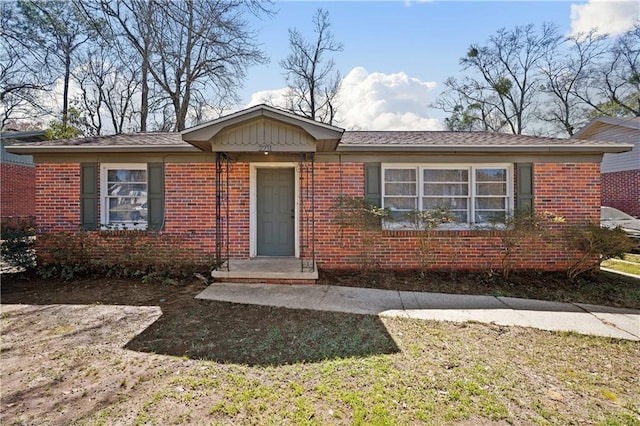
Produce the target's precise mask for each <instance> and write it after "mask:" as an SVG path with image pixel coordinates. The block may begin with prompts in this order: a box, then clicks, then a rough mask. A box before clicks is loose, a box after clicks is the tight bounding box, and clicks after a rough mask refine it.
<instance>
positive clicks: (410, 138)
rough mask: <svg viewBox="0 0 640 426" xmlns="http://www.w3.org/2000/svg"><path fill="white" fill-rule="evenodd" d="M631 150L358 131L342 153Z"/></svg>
mask: <svg viewBox="0 0 640 426" xmlns="http://www.w3.org/2000/svg"><path fill="white" fill-rule="evenodd" d="M628 149H630V146H627V145H624V144H620V143H616V142H610V141H584V140H576V139H558V138H547V137H538V136H525V135H513V134H507V133H495V132H444V131H354V132H349V131H347V132H345V133H344V135H343V136H342V139H341V140H340V144H339V146H338V150H339V151H367V150H368V151H375V150H382V151H393V150H401V151H405V152H406V151H411V150H415V151H441V152H442V151H493V152H496V151H512V150H515V151H526V150H532V151H549V152H552V151H555V152H558V151H600V152H621V151H625V150H628Z"/></svg>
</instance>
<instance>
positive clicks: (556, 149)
mask: <svg viewBox="0 0 640 426" xmlns="http://www.w3.org/2000/svg"><path fill="white" fill-rule="evenodd" d="M632 149H633V145H631V144H602V145H597V144H589V145H575V144H567V145H561V144H553V145H469V146H464V145H458V146H455V145H399V144H388V145H373V144H363V145H342V144H340V145H338V148H337V149H336V152H421V153H428V152H437V153H445V152H446V153H452V154H455V153H462V152H464V153H485V152H491V153H537V154H540V153H553V154H559V153H581V154H583V153H594V154H603V153H620V152H627V151H630V150H632Z"/></svg>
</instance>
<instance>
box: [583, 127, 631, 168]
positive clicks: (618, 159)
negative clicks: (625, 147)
mask: <svg viewBox="0 0 640 426" xmlns="http://www.w3.org/2000/svg"><path fill="white" fill-rule="evenodd" d="M603 130H604V131H603V132H599V133H597V134H595V135H594V136H593V139H598V140H605V141H616V142H623V143H632V144H633V145H634V147H633V150H631V152H622V153H620V154H605V155H604V158H603V159H602V167H601V169H600V170H601V171H602V173H610V172H623V171H625V170H637V169H640V130H635V129H625V128H621V127H609V128H606V129H603Z"/></svg>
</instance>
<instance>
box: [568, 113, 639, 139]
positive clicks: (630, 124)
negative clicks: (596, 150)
mask: <svg viewBox="0 0 640 426" xmlns="http://www.w3.org/2000/svg"><path fill="white" fill-rule="evenodd" d="M606 127H624V128H627V129H632V130H638V131H639V132H640V117H598V118H594V119H593V120H591V121H590V122H589V123H587V124H586V125H585V126H584V127H583V128H582V129H580V130H579V131H577V132H576V133H575V134H574V135H573V136H572V138H575V139H588V138H589V137H590V136H592V135H594V134H595V133H598V132H599V131H601V130H602V129H604V128H606Z"/></svg>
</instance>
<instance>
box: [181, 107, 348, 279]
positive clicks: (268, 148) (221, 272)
mask: <svg viewBox="0 0 640 426" xmlns="http://www.w3.org/2000/svg"><path fill="white" fill-rule="evenodd" d="M343 132H344V130H343V129H340V128H337V127H334V126H330V125H327V124H323V123H318V122H315V121H313V120H309V119H307V118H304V117H300V116H296V115H294V114H291V113H289V112H286V111H282V110H279V109H276V108H273V107H269V106H266V105H258V106H256V107H252V108H249V109H247V110H244V111H240V112H238V113H235V114H232V115H230V116H227V117H224V118H221V119H218V120H214V121H212V122H209V123H205V124H202V125H200V126H197V127H195V128H192V129H188V130H185V131H183V132H182V138H183V140H185V141H186V142H189V143H190V144H192V145H195V146H197V147H198V148H200V149H202V150H203V151H205V152H211V153H213V154H214V155H215V161H216V168H215V171H216V172H215V188H216V192H215V250H216V252H215V258H216V264H217V265H218V266H217V267H216V270H214V271H213V272H212V276H213V278H214V279H215V280H217V281H235V282H279V283H314V282H315V280H317V278H318V272H317V269H316V262H315V187H316V183H315V178H314V176H315V173H314V170H315V154H316V153H317V152H327V151H333V150H335V148H336V146H337V144H338V141H339V140H340V137H341V136H342V133H343ZM247 201H248V202H247ZM247 207H248V210H247Z"/></svg>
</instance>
